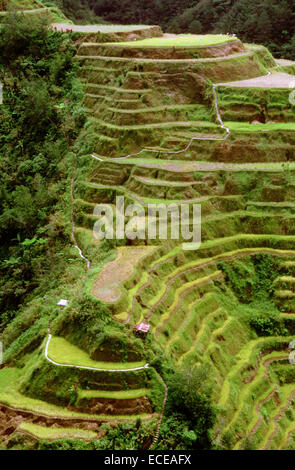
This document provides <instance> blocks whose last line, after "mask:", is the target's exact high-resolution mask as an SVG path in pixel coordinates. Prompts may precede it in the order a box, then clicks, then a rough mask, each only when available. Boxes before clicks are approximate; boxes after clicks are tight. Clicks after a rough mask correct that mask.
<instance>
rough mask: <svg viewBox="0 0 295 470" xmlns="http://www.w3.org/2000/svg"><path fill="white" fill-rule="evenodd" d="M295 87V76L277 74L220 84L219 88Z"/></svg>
mask: <svg viewBox="0 0 295 470" xmlns="http://www.w3.org/2000/svg"><path fill="white" fill-rule="evenodd" d="M292 84H294V87H295V76H294V75H289V74H288V73H283V72H275V73H271V74H268V75H265V76H264V77H257V78H250V79H248V80H237V81H234V82H225V83H218V86H230V87H241V88H291V86H292Z"/></svg>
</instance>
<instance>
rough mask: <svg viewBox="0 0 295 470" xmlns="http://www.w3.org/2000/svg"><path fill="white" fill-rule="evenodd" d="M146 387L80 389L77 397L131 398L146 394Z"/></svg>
mask: <svg viewBox="0 0 295 470" xmlns="http://www.w3.org/2000/svg"><path fill="white" fill-rule="evenodd" d="M148 392H149V390H148V389H147V388H138V389H135V390H119V391H111V390H81V391H80V392H79V398H80V399H82V398H87V399H90V398H109V399H115V400H132V399H134V398H141V397H144V396H146V395H147V394H148Z"/></svg>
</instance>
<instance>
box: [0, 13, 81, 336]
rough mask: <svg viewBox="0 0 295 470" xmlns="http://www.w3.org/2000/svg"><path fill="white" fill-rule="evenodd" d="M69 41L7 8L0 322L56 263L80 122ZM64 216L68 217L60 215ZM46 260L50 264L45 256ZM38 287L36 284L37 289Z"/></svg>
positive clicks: (1, 49) (0, 136)
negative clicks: (70, 149)
mask: <svg viewBox="0 0 295 470" xmlns="http://www.w3.org/2000/svg"><path fill="white" fill-rule="evenodd" d="M75 51H76V50H75V47H74V46H73V45H72V43H71V38H70V37H69V36H68V35H66V34H62V33H59V32H57V31H54V30H49V29H48V23H47V21H46V19H44V18H41V17H40V18H38V17H37V18H35V17H33V15H24V14H16V13H11V14H9V15H7V17H6V19H5V22H4V23H3V25H2V29H1V36H0V80H1V82H3V85H4V86H3V88H4V103H3V104H2V105H1V114H0V171H1V190H0V214H1V215H0V242H1V249H0V273H1V275H0V279H1V280H0V308H1V312H2V313H1V316H0V325H1V323H2V328H3V326H5V324H6V323H7V322H8V321H9V319H11V318H13V317H14V316H15V314H16V312H17V310H18V308H19V306H20V305H21V304H23V303H24V302H26V300H27V299H28V295H29V294H31V293H32V292H34V291H35V290H36V289H39V288H40V286H41V285H43V292H44V293H45V292H46V290H47V289H48V282H47V283H46V278H47V276H50V271H51V268H52V265H54V266H55V267H56V269H57V270H58V269H59V268H60V267H61V258H60V254H59V253H60V252H61V250H62V248H63V247H64V245H65V243H68V237H67V234H66V223H68V222H66V221H65V218H64V215H61V212H59V209H60V208H61V207H62V208H63V209H65V208H66V207H67V198H68V196H66V197H65V189H66V187H67V178H68V168H70V169H71V168H72V164H73V161H72V155H71V154H69V147H68V146H69V145H70V144H71V143H73V142H74V140H75V139H76V137H77V135H78V133H79V130H80V128H81V126H82V125H83V123H84V119H85V116H84V110H83V108H82V107H81V101H82V96H83V94H82V87H81V85H80V83H79V82H78V80H77V78H76V75H77V70H78V69H77V65H76V64H75V62H74V60H73V57H74V55H75ZM66 215H67V214H66ZM49 260H50V263H48V261H49ZM41 290H42V289H41Z"/></svg>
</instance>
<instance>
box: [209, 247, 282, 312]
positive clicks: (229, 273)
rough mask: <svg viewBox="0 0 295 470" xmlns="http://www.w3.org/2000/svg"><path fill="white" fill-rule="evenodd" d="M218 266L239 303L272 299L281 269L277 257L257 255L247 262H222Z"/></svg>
mask: <svg viewBox="0 0 295 470" xmlns="http://www.w3.org/2000/svg"><path fill="white" fill-rule="evenodd" d="M218 266H219V269H221V270H222V271H223V272H224V273H225V279H226V281H227V282H228V283H229V285H230V287H231V288H232V289H233V291H234V293H235V294H236V296H237V298H238V299H239V301H241V302H244V303H249V302H252V301H254V300H255V299H256V300H257V299H258V298H264V299H269V298H271V297H272V294H273V281H274V280H275V278H276V277H277V273H278V267H279V264H278V260H277V259H276V258H275V257H273V256H270V255H267V254H257V255H253V256H251V258H250V259H247V261H242V260H233V261H230V262H221V263H218Z"/></svg>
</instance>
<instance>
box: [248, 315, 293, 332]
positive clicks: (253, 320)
mask: <svg viewBox="0 0 295 470" xmlns="http://www.w3.org/2000/svg"><path fill="white" fill-rule="evenodd" d="M250 326H251V327H252V328H254V330H255V331H256V333H257V334H258V335H259V336H282V335H284V334H288V330H286V328H284V322H283V320H282V319H281V318H280V314H279V312H276V311H268V312H255V313H253V314H251V315H250Z"/></svg>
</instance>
